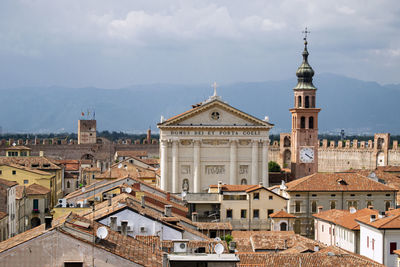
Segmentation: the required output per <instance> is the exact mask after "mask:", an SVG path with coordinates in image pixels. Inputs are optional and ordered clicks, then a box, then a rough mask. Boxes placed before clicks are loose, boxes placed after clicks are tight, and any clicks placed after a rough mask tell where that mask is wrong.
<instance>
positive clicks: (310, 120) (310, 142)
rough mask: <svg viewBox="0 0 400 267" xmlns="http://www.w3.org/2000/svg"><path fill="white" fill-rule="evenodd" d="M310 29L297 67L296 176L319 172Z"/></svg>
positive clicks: (294, 112) (294, 110) (294, 118)
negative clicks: (308, 46)
mask: <svg viewBox="0 0 400 267" xmlns="http://www.w3.org/2000/svg"><path fill="white" fill-rule="evenodd" d="M307 33H308V31H307V28H306V31H305V38H304V51H303V54H302V55H303V62H302V63H301V65H300V67H299V68H298V69H297V72H296V76H297V81H298V82H297V85H296V87H295V88H294V89H293V90H294V108H292V109H290V112H291V113H292V138H291V139H292V142H291V150H292V159H291V170H292V174H293V176H294V177H295V179H297V178H300V177H303V176H307V175H310V174H313V173H316V172H318V142H319V141H318V113H319V111H320V110H321V109H319V108H316V107H315V105H316V92H317V88H315V86H314V85H313V82H312V80H313V76H314V70H313V69H312V68H311V66H310V65H309V64H308V55H309V54H308V50H307Z"/></svg>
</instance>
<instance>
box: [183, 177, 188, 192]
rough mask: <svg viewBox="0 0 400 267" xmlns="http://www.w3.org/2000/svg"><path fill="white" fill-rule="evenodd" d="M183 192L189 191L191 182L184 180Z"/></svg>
mask: <svg viewBox="0 0 400 267" xmlns="http://www.w3.org/2000/svg"><path fill="white" fill-rule="evenodd" d="M182 190H183V191H189V180H188V179H183V181H182Z"/></svg>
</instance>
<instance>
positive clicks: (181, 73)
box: [0, 0, 400, 87]
mask: <svg viewBox="0 0 400 267" xmlns="http://www.w3.org/2000/svg"><path fill="white" fill-rule="evenodd" d="M399 13H400V5H398V0H381V1H375V0H353V1H348V0H337V1H320V0H279V1H278V0H269V1H265V0H252V1H247V2H246V3H244V2H243V1H237V0H236V1H235V0H220V1H217V2H216V1H212V0H202V1H199V0H169V1H165V0H153V1H148V0H135V1H131V0H114V1H109V0H73V1H71V0H57V1H54V0H2V3H1V4H0V17H1V20H0V62H2V64H3V66H13V67H12V68H6V67H3V68H2V69H1V70H2V71H0V80H1V81H2V83H3V84H7V86H8V85H22V84H23V85H27V86H29V85H35V84H40V85H41V84H47V85H48V84H59V85H67V86H92V85H95V86H100V87H104V86H108V87H120V86H127V85H129V84H130V83H141V82H144V83H148V82H150V83H152V82H189V83H190V82H198V81H201V82H203V81H207V82H209V80H212V81H213V80H215V79H216V80H217V81H226V82H231V81H237V80H247V81H251V80H267V79H271V78H274V79H280V78H287V77H291V76H290V75H292V73H291V72H289V71H288V70H292V69H293V65H295V64H297V61H296V60H298V56H299V54H298V53H299V51H301V49H302V48H301V46H302V34H301V31H302V30H303V29H304V27H306V26H307V27H309V29H310V31H311V34H310V37H309V44H310V52H311V59H312V61H313V64H314V65H313V67H315V68H316V71H317V72H318V71H323V72H338V71H339V72H340V73H338V74H346V75H348V76H353V77H355V78H363V77H368V78H370V79H376V80H377V81H381V82H385V81H386V82H399V81H398V74H396V73H395V71H393V69H399V68H400V62H399V61H398V60H395V59H397V58H398V53H399V52H398V49H397V48H398V47H400V17H399V16H398V14H399ZM373 51H375V52H373ZM296 53H297V54H296ZM379 53H380V54H379ZM378 54H379V55H378ZM296 56H297V57H296ZM389 61H390V64H391V65H390V67H389V66H388V64H387V62H389ZM294 62H296V63H294ZM343 62H346V64H344V63H343ZM365 62H374V64H373V66H372V67H373V68H375V69H373V71H371V70H370V68H372V67H371V66H369V67H367V66H365ZM271 63H274V64H271ZM277 65H279V67H277ZM295 67H297V65H296V66H295ZM389 68H391V69H389ZM16 70H17V71H18V72H20V75H16V74H15V71H16ZM367 72H368V74H369V72H370V73H372V74H371V75H368V74H366V73H367ZM49 73H51V74H52V75H49ZM21 77H23V79H21Z"/></svg>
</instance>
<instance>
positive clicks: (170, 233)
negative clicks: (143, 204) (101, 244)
mask: <svg viewBox="0 0 400 267" xmlns="http://www.w3.org/2000/svg"><path fill="white" fill-rule="evenodd" d="M111 216H116V217H117V225H118V226H120V225H121V221H124V220H126V221H128V227H130V229H131V231H128V235H130V236H136V235H160V233H162V240H173V239H182V238H183V235H182V233H181V232H180V231H178V230H176V229H174V228H172V227H169V226H166V225H164V224H162V223H160V222H159V221H156V220H152V219H151V218H148V217H145V216H143V215H141V214H138V213H136V212H134V211H132V210H130V209H124V210H122V211H119V212H117V213H115V214H113V215H110V216H108V217H106V218H104V219H102V220H100V221H99V222H100V223H102V224H104V225H107V226H110V222H111V219H110V217H111ZM142 226H143V227H145V228H146V232H140V227H142Z"/></svg>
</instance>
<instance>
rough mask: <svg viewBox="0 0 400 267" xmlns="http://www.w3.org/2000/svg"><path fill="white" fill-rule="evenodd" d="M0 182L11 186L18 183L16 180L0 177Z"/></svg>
mask: <svg viewBox="0 0 400 267" xmlns="http://www.w3.org/2000/svg"><path fill="white" fill-rule="evenodd" d="M0 184H2V185H5V186H7V187H12V186H14V185H18V183H17V182H16V181H9V180H6V179H2V178H0Z"/></svg>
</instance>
